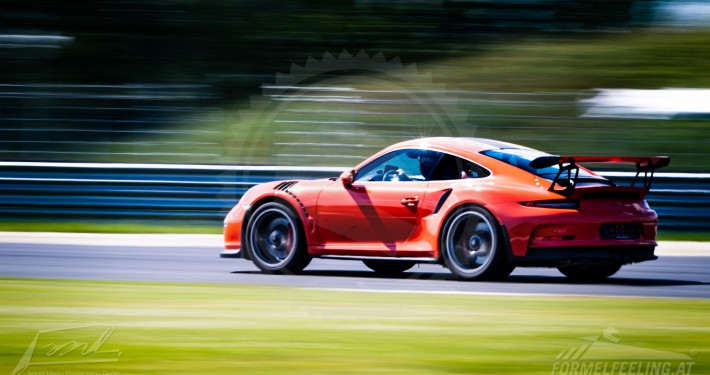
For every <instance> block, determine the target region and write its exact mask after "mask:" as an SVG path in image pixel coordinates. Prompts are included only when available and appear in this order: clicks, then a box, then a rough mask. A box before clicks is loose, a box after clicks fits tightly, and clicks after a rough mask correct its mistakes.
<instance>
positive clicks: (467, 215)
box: [439, 206, 515, 280]
mask: <svg viewBox="0 0 710 375" xmlns="http://www.w3.org/2000/svg"><path fill="white" fill-rule="evenodd" d="M439 249H440V252H441V254H442V256H443V258H444V263H445V264H446V267H448V268H449V270H450V271H451V273H453V274H454V276H456V277H457V278H458V279H461V280H500V279H505V278H506V277H508V275H510V273H511V272H513V269H514V268H515V267H514V266H513V265H511V264H510V263H508V261H507V254H506V246H505V244H504V243H503V236H502V235H501V228H500V226H499V225H498V222H497V221H496V219H495V218H494V217H493V215H491V214H490V212H488V211H486V210H485V209H483V208H481V207H478V206H468V207H463V208H460V209H457V210H456V211H454V212H453V213H452V214H451V215H449V217H448V218H447V219H446V224H445V225H444V227H443V231H442V233H441V244H440V248H439Z"/></svg>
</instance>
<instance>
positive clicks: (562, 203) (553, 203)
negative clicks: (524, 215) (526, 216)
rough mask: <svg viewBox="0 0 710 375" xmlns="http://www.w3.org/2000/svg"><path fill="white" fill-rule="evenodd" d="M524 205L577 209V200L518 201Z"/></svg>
mask: <svg viewBox="0 0 710 375" xmlns="http://www.w3.org/2000/svg"><path fill="white" fill-rule="evenodd" d="M520 204H521V205H523V206H525V207H539V208H556V209H560V210H578V209H579V201H578V200H575V199H554V200H545V201H529V202H520Z"/></svg>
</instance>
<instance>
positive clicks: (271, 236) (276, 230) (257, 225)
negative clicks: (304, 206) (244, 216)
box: [246, 202, 311, 274]
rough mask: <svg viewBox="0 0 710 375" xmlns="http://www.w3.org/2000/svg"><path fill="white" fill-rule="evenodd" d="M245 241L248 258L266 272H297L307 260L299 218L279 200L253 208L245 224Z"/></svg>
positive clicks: (308, 261) (304, 240) (306, 263)
mask: <svg viewBox="0 0 710 375" xmlns="http://www.w3.org/2000/svg"><path fill="white" fill-rule="evenodd" d="M246 240H247V241H246V243H247V245H248V246H247V251H248V252H249V255H250V257H251V261H252V262H254V264H255V265H256V266H257V267H259V269H260V270H262V271H264V272H267V273H275V274H295V273H299V272H301V271H303V269H304V268H306V266H307V265H308V263H310V261H311V257H310V256H309V255H308V251H307V250H306V239H305V235H304V231H303V225H302V224H301V221H300V220H299V218H298V217H297V216H296V214H295V213H294V212H293V210H291V209H290V208H289V207H287V206H285V205H283V204H281V203H277V202H273V203H267V204H264V205H263V206H261V207H259V208H257V209H256V211H255V212H254V214H253V215H252V216H251V219H250V220H249V223H248V224H247V230H246Z"/></svg>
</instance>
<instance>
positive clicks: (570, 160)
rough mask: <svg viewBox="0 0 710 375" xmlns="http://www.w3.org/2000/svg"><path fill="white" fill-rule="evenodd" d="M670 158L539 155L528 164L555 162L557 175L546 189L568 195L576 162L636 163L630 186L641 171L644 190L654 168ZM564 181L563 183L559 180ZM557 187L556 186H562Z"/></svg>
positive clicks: (574, 178)
mask: <svg viewBox="0 0 710 375" xmlns="http://www.w3.org/2000/svg"><path fill="white" fill-rule="evenodd" d="M670 161H671V159H670V158H669V157H668V156H649V157H632V156H554V155H550V156H541V157H539V158H536V159H534V160H532V161H531V162H530V166H531V167H532V168H535V169H542V168H547V167H551V166H553V165H555V164H557V165H558V166H559V170H558V171H557V175H556V176H555V178H554V180H552V185H550V188H549V189H548V190H549V191H551V192H554V193H558V194H561V195H563V196H565V197H569V196H571V195H572V193H574V188H575V186H577V179H578V178H579V166H578V165H577V163H625V164H635V165H636V176H635V177H634V180H633V181H632V182H631V187H634V186H635V185H636V182H637V181H638V180H639V176H641V174H642V173H643V188H644V190H646V191H649V190H650V189H651V184H652V183H653V174H654V172H655V171H656V169H659V168H663V167H665V166H668V164H669V163H670ZM562 181H564V183H563V184H560V182H562ZM563 185H564V188H562V189H558V188H556V186H563Z"/></svg>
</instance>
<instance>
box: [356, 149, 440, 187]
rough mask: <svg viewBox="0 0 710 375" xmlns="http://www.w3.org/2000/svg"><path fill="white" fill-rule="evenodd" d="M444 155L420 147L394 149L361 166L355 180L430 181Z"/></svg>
mask: <svg viewBox="0 0 710 375" xmlns="http://www.w3.org/2000/svg"><path fill="white" fill-rule="evenodd" d="M443 155H444V154H442V153H440V152H437V151H429V150H418V149H404V150H397V151H392V152H390V153H389V154H385V155H383V156H381V157H379V158H377V159H375V160H374V161H372V162H371V163H370V164H368V165H366V166H364V167H362V168H360V170H359V171H358V173H357V178H356V179H355V181H360V182H363V181H428V180H429V177H430V176H431V174H432V172H433V171H434V168H435V167H436V165H437V164H438V163H439V161H440V160H441V158H442V157H443Z"/></svg>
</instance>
